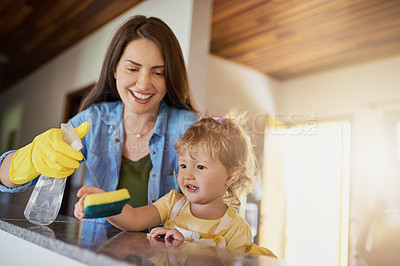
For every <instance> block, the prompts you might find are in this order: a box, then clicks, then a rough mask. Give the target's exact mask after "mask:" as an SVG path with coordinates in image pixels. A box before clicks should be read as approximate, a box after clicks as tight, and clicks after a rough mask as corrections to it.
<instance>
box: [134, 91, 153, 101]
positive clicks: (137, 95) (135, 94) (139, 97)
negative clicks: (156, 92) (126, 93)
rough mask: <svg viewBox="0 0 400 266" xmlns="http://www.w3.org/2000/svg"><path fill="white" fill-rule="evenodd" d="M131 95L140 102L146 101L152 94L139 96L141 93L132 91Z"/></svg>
mask: <svg viewBox="0 0 400 266" xmlns="http://www.w3.org/2000/svg"><path fill="white" fill-rule="evenodd" d="M132 93H133V95H134V96H135V97H136V98H138V99H140V100H147V99H148V98H150V97H151V96H152V94H141V93H138V92H134V91H133V92H132Z"/></svg>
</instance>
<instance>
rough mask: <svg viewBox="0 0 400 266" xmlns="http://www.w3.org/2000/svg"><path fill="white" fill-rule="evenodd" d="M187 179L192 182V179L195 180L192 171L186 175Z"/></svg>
mask: <svg viewBox="0 0 400 266" xmlns="http://www.w3.org/2000/svg"><path fill="white" fill-rule="evenodd" d="M185 178H186V179H189V180H191V179H194V175H193V174H192V172H191V171H188V172H186V174H185Z"/></svg>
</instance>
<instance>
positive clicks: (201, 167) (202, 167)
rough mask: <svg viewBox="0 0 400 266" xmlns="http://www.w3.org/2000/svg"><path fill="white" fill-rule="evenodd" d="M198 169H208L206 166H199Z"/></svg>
mask: <svg viewBox="0 0 400 266" xmlns="http://www.w3.org/2000/svg"><path fill="white" fill-rule="evenodd" d="M197 169H200V170H203V169H206V167H205V166H204V165H198V166H197Z"/></svg>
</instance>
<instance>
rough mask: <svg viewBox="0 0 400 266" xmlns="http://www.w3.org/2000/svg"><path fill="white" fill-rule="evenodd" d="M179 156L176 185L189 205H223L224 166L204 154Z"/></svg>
mask: <svg viewBox="0 0 400 266" xmlns="http://www.w3.org/2000/svg"><path fill="white" fill-rule="evenodd" d="M193 157H194V158H192V157H191V156H190V155H189V153H187V152H186V153H185V154H184V155H182V156H179V160H178V164H179V173H178V183H179V187H180V188H181V190H182V192H183V194H184V195H185V196H186V198H187V199H188V200H189V202H191V204H201V205H213V204H219V205H220V204H221V202H222V203H223V200H222V198H223V196H224V194H225V192H226V189H227V186H226V181H227V179H228V177H229V176H228V173H227V171H226V168H225V166H224V165H223V164H222V163H221V162H220V161H219V160H216V159H215V160H214V159H213V158H212V157H211V156H210V155H209V154H208V153H206V152H198V153H196V154H195V156H193Z"/></svg>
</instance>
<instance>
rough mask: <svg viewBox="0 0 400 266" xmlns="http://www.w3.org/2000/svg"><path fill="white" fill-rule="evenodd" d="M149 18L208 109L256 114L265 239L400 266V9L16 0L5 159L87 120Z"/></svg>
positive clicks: (171, 0)
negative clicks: (83, 106)
mask: <svg viewBox="0 0 400 266" xmlns="http://www.w3.org/2000/svg"><path fill="white" fill-rule="evenodd" d="M136 14H143V15H146V16H156V17H159V18H161V19H162V20H164V21H165V22H166V23H167V24H168V25H169V26H170V27H171V28H172V30H173V31H174V33H175V34H176V36H177V38H178V40H179V42H180V44H181V46H182V50H183V53H184V57H185V60H186V64H187V68H188V72H189V77H190V81H191V86H192V90H193V93H194V96H195V100H196V103H197V105H198V107H199V109H200V110H201V111H203V112H209V113H212V114H216V115H218V114H224V113H225V111H226V110H227V109H229V108H232V107H235V108H238V109H239V110H242V111H246V112H247V114H248V117H249V126H251V127H252V128H253V129H254V132H255V141H256V146H255V149H256V152H257V156H258V158H259V162H260V167H261V168H262V170H263V171H262V174H263V176H262V180H261V181H260V185H259V186H258V188H257V190H256V191H255V192H254V193H253V194H252V195H250V196H249V197H247V198H243V203H244V206H245V208H242V210H241V211H242V213H243V215H245V216H246V219H247V220H248V222H249V223H250V225H251V226H252V229H253V233H254V241H255V242H257V243H259V244H260V245H262V246H266V247H268V248H270V249H271V250H272V251H273V252H274V253H275V254H277V255H278V256H279V257H280V258H281V259H283V260H285V261H286V262H288V263H293V265H399V262H400V260H399V255H398V254H396V253H398V252H397V249H396V248H398V247H399V245H400V213H399V212H400V196H399V195H398V193H397V191H398V189H399V188H400V178H399V177H400V1H399V0H391V1H390V0H347V1H346V0H341V1H339V0H329V1H327V0H307V1H301V0H275V1H268V0H249V1H240V0H214V1H212V0H163V1H161V0H144V1H143V0H130V1H129V0H125V1H123V0H116V1H107V0H80V1H78V0H59V1H49V0H20V1H12V0H3V1H1V4H0V40H1V42H0V152H5V151H7V150H10V149H16V148H19V147H21V146H23V145H26V144H27V143H29V142H30V141H31V140H32V139H33V138H34V137H35V136H36V135H37V134H39V133H41V132H43V131H45V130H47V129H49V128H51V127H59V126H60V123H62V122H66V121H67V120H68V119H69V118H70V117H71V116H73V115H74V114H75V113H76V111H77V108H78V107H79V103H80V101H81V100H82V98H83V97H84V96H85V95H86V93H87V92H88V90H90V88H91V87H92V86H93V84H94V83H95V82H96V80H97V78H98V75H99V72H100V68H101V64H102V61H103V57H104V53H105V49H106V47H107V45H108V42H109V41H110V39H111V37H112V35H113V33H114V32H115V30H116V29H117V28H118V27H119V25H120V24H121V23H123V22H124V21H125V20H126V19H127V18H128V17H130V16H132V15H136ZM82 171H84V169H80V170H79V171H78V172H77V174H76V175H75V176H72V177H70V178H69V179H68V180H69V181H68V185H67V190H66V194H65V196H64V202H63V207H62V210H61V213H62V214H65V215H72V213H71V209H72V206H73V204H74V203H75V201H76V198H75V191H76V189H77V188H79V187H80V185H81V178H80V176H81V173H82ZM29 195H30V190H29V191H26V192H24V193H18V194H8V193H0V201H2V202H8V203H13V204H18V205H22V206H25V204H26V202H27V200H28V198H29Z"/></svg>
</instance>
